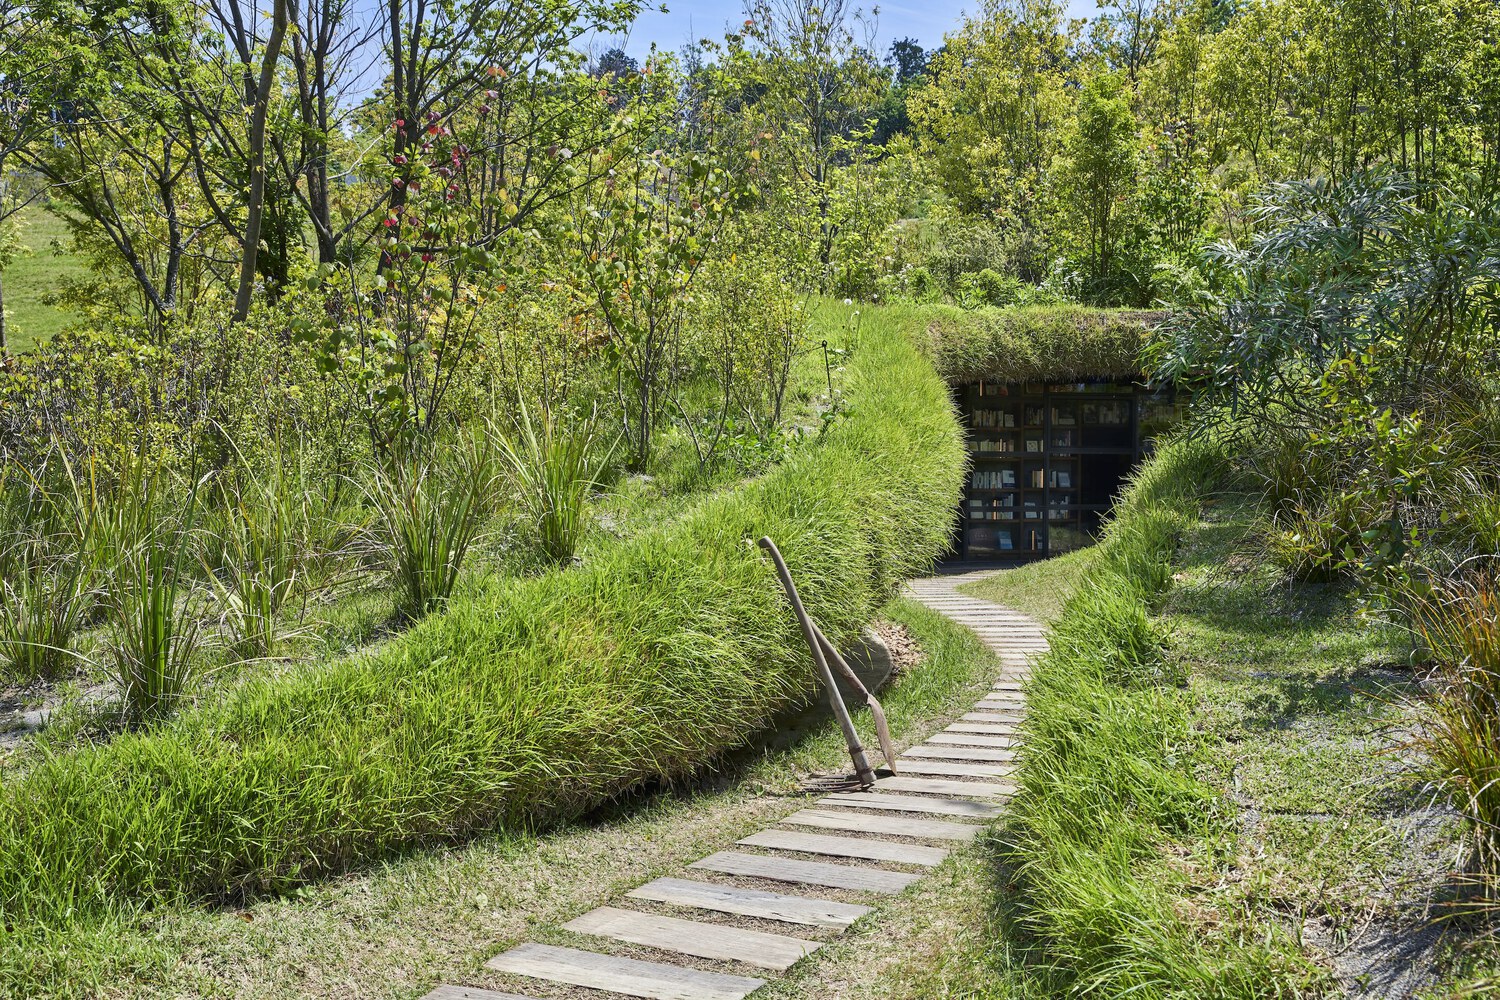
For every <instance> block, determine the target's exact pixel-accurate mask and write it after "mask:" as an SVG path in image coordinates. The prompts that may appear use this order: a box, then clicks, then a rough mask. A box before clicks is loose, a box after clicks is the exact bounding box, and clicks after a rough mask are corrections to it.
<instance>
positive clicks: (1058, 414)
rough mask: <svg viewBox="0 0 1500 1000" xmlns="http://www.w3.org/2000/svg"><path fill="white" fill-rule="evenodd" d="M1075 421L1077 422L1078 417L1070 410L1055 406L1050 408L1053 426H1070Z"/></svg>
mask: <svg viewBox="0 0 1500 1000" xmlns="http://www.w3.org/2000/svg"><path fill="white" fill-rule="evenodd" d="M1077 422H1078V418H1077V417H1076V416H1074V414H1073V411H1072V410H1068V409H1061V410H1060V409H1058V408H1057V407H1055V406H1054V407H1053V408H1052V426H1053V427H1072V426H1073V425H1074V424H1076V423H1077Z"/></svg>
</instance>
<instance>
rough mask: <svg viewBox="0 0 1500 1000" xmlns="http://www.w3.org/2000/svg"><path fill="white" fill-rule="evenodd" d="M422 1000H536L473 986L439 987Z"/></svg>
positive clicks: (517, 994)
mask: <svg viewBox="0 0 1500 1000" xmlns="http://www.w3.org/2000/svg"><path fill="white" fill-rule="evenodd" d="M422 1000H536V998H535V997H523V996H522V995H521V994H519V993H496V992H495V991H494V990H481V989H479V988H477V987H474V986H439V987H438V988H437V989H435V990H433V991H432V992H431V993H429V994H427V995H426V996H424V997H423V998H422Z"/></svg>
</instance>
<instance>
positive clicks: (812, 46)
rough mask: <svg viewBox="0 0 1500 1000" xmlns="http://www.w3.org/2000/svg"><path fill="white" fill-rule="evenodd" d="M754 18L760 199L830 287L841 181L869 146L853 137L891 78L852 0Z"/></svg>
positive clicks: (743, 68)
mask: <svg viewBox="0 0 1500 1000" xmlns="http://www.w3.org/2000/svg"><path fill="white" fill-rule="evenodd" d="M746 13H747V14H748V15H749V19H748V20H747V21H746V36H747V37H748V39H749V40H750V41H751V42H753V43H754V45H755V51H754V52H753V54H752V55H750V56H749V57H748V58H746V59H743V60H741V61H740V63H739V64H738V65H739V68H740V72H742V73H746V74H749V75H751V76H752V77H753V78H754V82H755V87H756V89H758V90H759V91H760V96H759V100H758V101H757V103H756V105H755V117H756V124H757V126H758V128H757V129H756V132H755V133H753V134H758V135H763V136H767V137H769V138H768V140H767V141H765V142H759V141H757V143H756V144H757V145H758V146H760V147H762V149H763V150H764V152H765V153H767V154H768V161H769V162H768V169H767V170H766V172H765V174H764V178H763V180H764V183H763V188H762V197H763V199H765V200H766V201H767V203H770V202H775V203H777V205H778V208H777V210H776V212H775V215H774V218H775V219H776V220H777V221H778V222H779V224H781V225H783V226H786V227H790V228H791V229H793V230H794V231H795V232H796V233H797V242H798V243H799V244H800V245H801V246H804V247H806V248H808V250H809V257H810V259H809V260H808V264H807V266H808V267H809V269H810V270H811V272H812V273H810V274H809V275H808V278H809V280H811V281H813V282H814V283H816V284H819V285H820V286H823V287H826V286H827V285H828V283H829V281H830V280H831V277H832V274H831V265H832V261H833V256H834V245H835V243H836V242H837V241H838V239H839V236H840V233H841V229H842V221H841V219H840V218H839V217H838V215H837V213H836V212H835V210H834V209H835V204H834V202H835V199H834V197H833V187H834V185H835V183H836V179H835V176H834V175H835V172H836V171H837V170H839V169H840V168H841V167H843V166H845V165H849V164H851V163H853V162H855V161H856V160H857V159H858V157H857V156H854V155H852V154H854V153H855V151H856V147H857V146H863V145H864V140H859V141H855V140H854V139H853V137H854V135H855V133H856V132H857V131H860V130H862V129H864V128H865V126H866V122H867V120H868V119H869V118H870V117H871V114H872V110H873V108H874V107H875V105H876V103H877V102H878V101H879V99H880V95H881V93H882V91H883V90H884V89H885V85H886V74H885V72H884V71H883V70H882V69H881V68H880V67H879V66H878V65H877V64H876V62H875V60H874V59H873V58H872V56H871V52H870V37H871V27H870V24H869V22H867V21H866V20H865V19H864V16H863V14H862V13H861V12H860V11H859V10H858V9H856V8H855V7H853V6H852V4H851V3H850V0H828V2H824V3H818V2H814V0H749V2H748V3H747V5H746ZM760 152H761V150H757V152H756V154H755V155H760Z"/></svg>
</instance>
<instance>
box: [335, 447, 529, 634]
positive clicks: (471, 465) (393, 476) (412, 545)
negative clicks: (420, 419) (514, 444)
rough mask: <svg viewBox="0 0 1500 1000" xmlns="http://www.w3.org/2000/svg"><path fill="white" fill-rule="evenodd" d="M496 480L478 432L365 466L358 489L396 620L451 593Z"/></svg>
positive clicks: (491, 453) (485, 515)
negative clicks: (393, 591)
mask: <svg viewBox="0 0 1500 1000" xmlns="http://www.w3.org/2000/svg"><path fill="white" fill-rule="evenodd" d="M498 479H499V477H498V474H497V462H496V458H495V449H494V446H493V444H492V441H491V435H490V434H489V433H488V432H487V430H485V429H480V430H464V431H461V432H459V433H458V434H457V435H456V438H455V439H454V440H452V441H451V442H445V443H432V442H424V443H422V444H420V445H416V446H414V450H413V451H412V452H409V453H408V454H406V455H403V456H399V457H395V456H393V457H390V458H388V459H387V460H386V461H384V462H381V463H377V464H375V465H373V466H372V467H371V469H370V472H369V475H368V477H367V481H366V482H365V483H364V484H363V489H364V493H365V497H366V499H367V501H368V502H369V505H370V507H371V508H372V510H373V512H374V523H373V531H374V534H375V536H376V540H377V542H378V543H379V544H381V545H382V546H383V547H384V548H385V550H386V552H387V553H388V555H389V559H390V567H391V574H392V577H393V578H394V580H395V583H396V587H397V590H398V591H399V597H398V599H397V608H398V610H400V612H401V613H402V614H404V615H406V616H408V617H413V618H415V617H419V616H421V615H424V614H427V613H428V612H431V611H434V610H436V609H437V608H438V607H440V606H441V605H442V604H443V603H444V602H446V601H447V600H448V597H449V596H450V595H451V594H452V593H453V587H454V585H455V584H456V583H457V582H458V574H459V570H460V569H462V567H463V562H464V558H465V556H467V555H468V552H469V549H470V547H471V546H472V545H473V544H474V542H475V540H476V539H477V538H478V537H479V533H480V530H481V529H482V528H483V527H484V524H485V522H486V520H487V519H488V517H489V515H490V513H491V511H492V509H493V504H494V499H495V493H496V483H497V481H498Z"/></svg>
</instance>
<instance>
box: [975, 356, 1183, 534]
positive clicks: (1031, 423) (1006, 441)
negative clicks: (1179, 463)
mask: <svg viewBox="0 0 1500 1000" xmlns="http://www.w3.org/2000/svg"><path fill="white" fill-rule="evenodd" d="M955 395H956V396H957V397H958V399H957V401H958V403H959V408H960V410H961V412H962V414H963V417H964V422H965V424H966V429H967V433H968V449H969V475H968V480H967V482H966V485H965V488H964V498H963V509H962V511H961V517H960V519H959V528H958V537H957V538H956V539H955V543H956V545H955V547H956V549H957V553H956V554H957V555H958V556H960V557H961V558H963V559H974V560H1007V561H1008V560H1028V559H1039V558H1044V557H1046V556H1051V555H1060V554H1061V553H1063V552H1067V551H1070V550H1072V549H1075V548H1078V547H1080V546H1083V545H1086V544H1088V543H1089V542H1090V541H1091V540H1092V538H1093V537H1094V535H1095V534H1096V533H1097V532H1098V530H1099V525H1100V523H1101V522H1102V520H1103V518H1104V515H1105V514H1106V513H1107V512H1108V511H1109V508H1110V505H1111V503H1112V502H1113V499H1114V497H1115V495H1116V494H1117V493H1118V492H1119V490H1120V488H1121V486H1122V485H1123V484H1124V481H1125V477H1126V476H1127V475H1128V474H1129V472H1130V470H1131V468H1133V467H1134V466H1135V465H1136V463H1138V462H1139V461H1140V460H1141V458H1142V456H1143V455H1144V454H1145V453H1146V452H1147V451H1149V449H1150V443H1151V439H1152V438H1153V437H1155V436H1156V435H1157V434H1159V433H1160V432H1161V430H1163V429H1164V428H1165V427H1166V426H1167V425H1169V424H1170V423H1171V422H1172V421H1173V420H1175V418H1176V415H1177V405H1176V401H1175V399H1174V397H1173V394H1172V392H1171V389H1170V388H1164V389H1152V388H1149V387H1145V386H1139V385H1131V384H1126V383H1117V382H1107V381H1102V380H1100V381H1088V382H1078V383H1070V384H1045V385H1044V384H1024V385H1016V384H1011V385H1006V384H1001V383H994V382H975V383H969V384H967V385H960V386H956V387H955Z"/></svg>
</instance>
